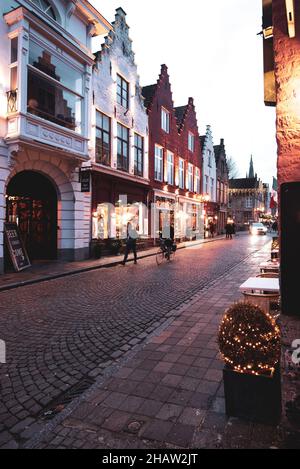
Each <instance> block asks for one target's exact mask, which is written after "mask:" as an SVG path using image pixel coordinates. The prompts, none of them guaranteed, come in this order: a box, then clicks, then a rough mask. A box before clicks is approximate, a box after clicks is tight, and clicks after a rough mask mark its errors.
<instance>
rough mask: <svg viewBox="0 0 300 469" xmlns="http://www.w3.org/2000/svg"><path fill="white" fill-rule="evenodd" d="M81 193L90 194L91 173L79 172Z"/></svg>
mask: <svg viewBox="0 0 300 469" xmlns="http://www.w3.org/2000/svg"><path fill="white" fill-rule="evenodd" d="M80 183H81V192H91V173H90V172H89V171H81V172H80Z"/></svg>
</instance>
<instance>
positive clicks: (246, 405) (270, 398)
mask: <svg viewBox="0 0 300 469" xmlns="http://www.w3.org/2000/svg"><path fill="white" fill-rule="evenodd" d="M218 342H219V347H220V352H221V354H222V357H223V359H224V361H225V364H226V366H225V368H224V372H223V374H224V389H225V402H226V413H227V415H228V416H231V417H239V418H244V419H247V420H250V421H255V422H261V423H265V424H276V423H278V421H279V420H280V417H281V411H282V403H281V401H282V398H281V374H280V356H281V340H280V329H279V327H278V326H277V324H276V322H275V320H274V319H273V318H272V317H271V316H270V315H269V314H266V313H265V312H264V311H263V310H262V309H261V308H259V307H257V306H255V305H253V304H250V303H237V304H234V305H233V306H232V307H231V308H229V309H228V310H227V311H226V313H225V316H224V318H223V320H222V323H221V326H220V331H219V337H218Z"/></svg>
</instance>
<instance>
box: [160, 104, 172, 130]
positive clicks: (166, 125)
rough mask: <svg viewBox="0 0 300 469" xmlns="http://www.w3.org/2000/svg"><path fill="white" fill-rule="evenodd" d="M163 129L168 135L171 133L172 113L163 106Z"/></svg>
mask: <svg viewBox="0 0 300 469" xmlns="http://www.w3.org/2000/svg"><path fill="white" fill-rule="evenodd" d="M161 128H162V130H163V131H164V132H166V134H169V133H170V112H169V111H168V110H167V109H166V108H165V107H163V106H162V107H161Z"/></svg>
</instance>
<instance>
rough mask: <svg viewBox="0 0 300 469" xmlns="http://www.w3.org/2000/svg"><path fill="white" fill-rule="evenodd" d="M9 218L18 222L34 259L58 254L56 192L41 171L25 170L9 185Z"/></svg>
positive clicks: (7, 218)
mask: <svg viewBox="0 0 300 469" xmlns="http://www.w3.org/2000/svg"><path fill="white" fill-rule="evenodd" d="M6 220H7V221H9V222H16V223H17V224H18V226H19V229H20V232H21V237H22V239H23V242H24V243H25V246H26V249H27V251H28V254H29V257H30V259H31V260H38V259H55V258H56V256H57V193H56V190H55V187H54V186H53V184H52V183H51V181H50V180H49V179H48V178H47V177H45V176H43V175H42V174H41V173H38V172H35V171H22V172H20V173H18V174H16V175H15V176H14V177H13V178H12V179H11V181H10V182H9V184H8V186H7V191H6Z"/></svg>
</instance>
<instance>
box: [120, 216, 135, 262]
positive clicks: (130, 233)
mask: <svg viewBox="0 0 300 469" xmlns="http://www.w3.org/2000/svg"><path fill="white" fill-rule="evenodd" d="M137 238H138V233H137V231H136V229H135V228H134V226H133V224H132V222H129V223H128V224H127V239H126V249H125V255H124V260H123V262H122V265H125V264H126V262H127V260H128V256H129V254H130V252H131V251H132V252H133V255H134V263H135V264H137V248H136V240H137Z"/></svg>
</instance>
